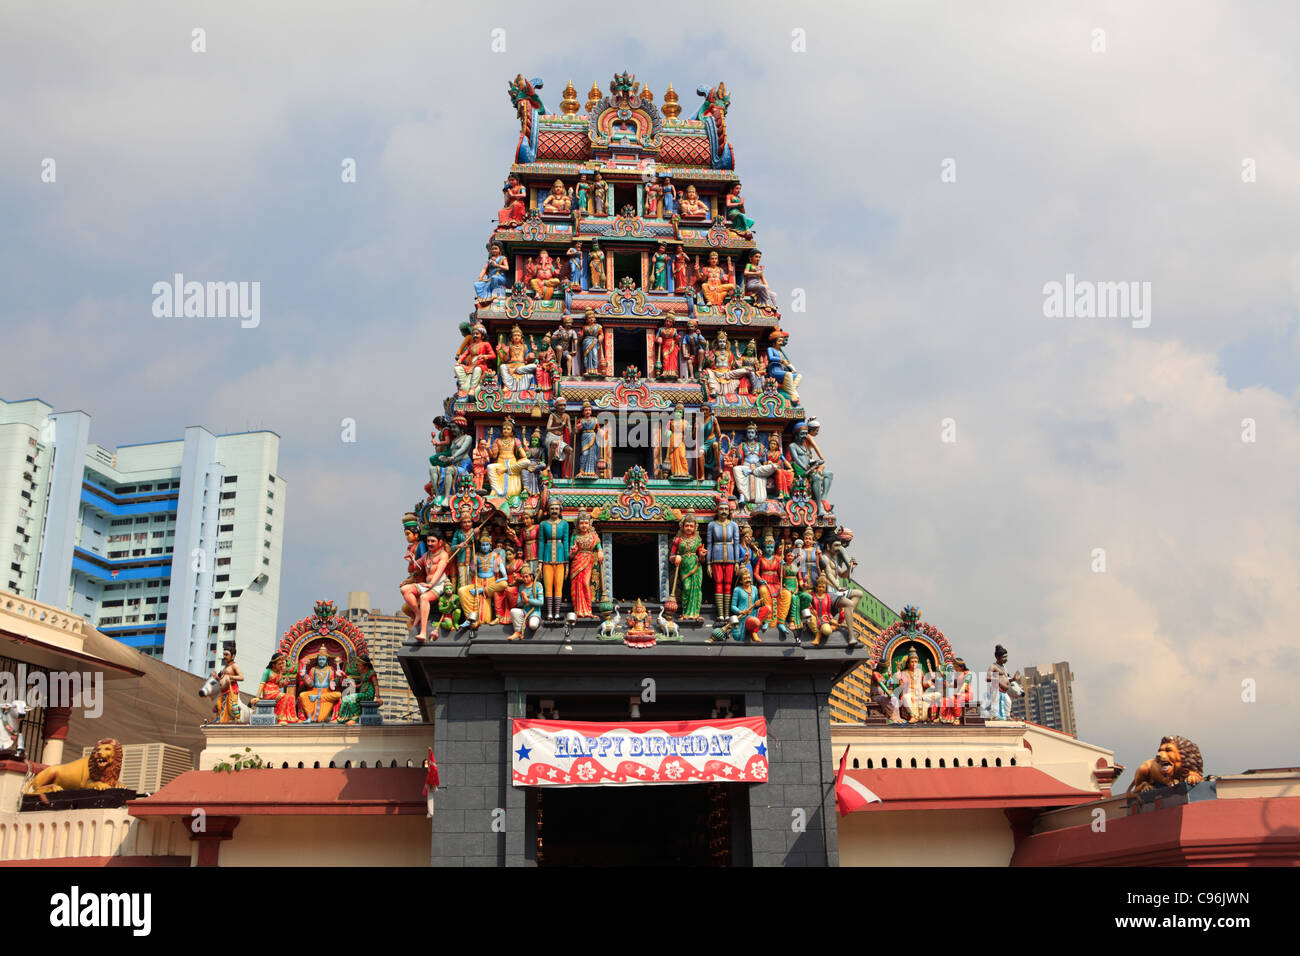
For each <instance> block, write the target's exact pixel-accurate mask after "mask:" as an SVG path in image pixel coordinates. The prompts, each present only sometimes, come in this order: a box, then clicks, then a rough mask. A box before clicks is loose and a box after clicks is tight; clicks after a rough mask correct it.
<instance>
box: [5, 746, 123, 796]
mask: <svg viewBox="0 0 1300 956" xmlns="http://www.w3.org/2000/svg"><path fill="white" fill-rule="evenodd" d="M121 775H122V745H121V744H120V743H119V742H118V741H116V740H113V739H112V738H110V737H105V738H104V739H102V740H100V741H98V742H96V744H95V747H94V749H93V750H91V751H90V753H89V754H87V755H86V756H84V757H82V758H81V759H80V760H74V761H72V763H61V764H56V765H55V766H53V767H46V768H45V769H44V770H42V771H41V772H40V773H38V774H37V775H36V776H35V777H33V778H32V782H31V783H29V784H28V785H27V792H28V793H54V792H55V791H58V790H112V789H114V788H115V787H117V786H118V785H119V783H120V780H119V778H120V777H121Z"/></svg>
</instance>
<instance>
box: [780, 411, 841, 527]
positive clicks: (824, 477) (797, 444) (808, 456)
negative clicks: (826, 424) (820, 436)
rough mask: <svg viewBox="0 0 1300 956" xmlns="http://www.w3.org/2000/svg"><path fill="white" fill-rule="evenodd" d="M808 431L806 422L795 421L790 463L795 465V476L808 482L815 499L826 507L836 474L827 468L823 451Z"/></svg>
mask: <svg viewBox="0 0 1300 956" xmlns="http://www.w3.org/2000/svg"><path fill="white" fill-rule="evenodd" d="M808 432H809V427H808V424H807V423H806V422H795V426H794V442H793V443H792V444H791V445H790V464H791V465H792V466H793V467H794V474H795V477H796V478H802V479H804V480H805V481H806V482H808V489H809V491H811V492H812V496H813V499H814V500H815V501H816V502H817V503H818V504H819V505H822V506H823V507H825V505H826V496H827V495H828V494H829V493H830V490H831V482H832V481H833V480H834V478H835V475H833V474H832V473H831V472H829V471H827V470H826V462H825V460H824V459H823V458H822V456H821V451H820V449H818V448H817V444H816V442H814V441H812V438H811V436H810V435H809V433H808Z"/></svg>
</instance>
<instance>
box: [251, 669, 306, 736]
mask: <svg viewBox="0 0 1300 956" xmlns="http://www.w3.org/2000/svg"><path fill="white" fill-rule="evenodd" d="M288 664H289V659H288V658H287V657H285V656H284V655H283V654H276V655H275V656H274V657H272V658H271V662H270V663H269V664H267V665H266V671H265V672H263V674H262V686H261V687H259V688H258V690H257V696H258V697H259V698H261V699H262V700H273V701H275V722H276V723H277V724H296V723H298V704H297V701H296V700H295V699H294V696H293V693H292V692H291V691H290V690H289V689H288V687H289V685H290V684H292V683H293V680H292V679H291V678H286V677H285V676H284V672H285V669H286V668H287V667H288Z"/></svg>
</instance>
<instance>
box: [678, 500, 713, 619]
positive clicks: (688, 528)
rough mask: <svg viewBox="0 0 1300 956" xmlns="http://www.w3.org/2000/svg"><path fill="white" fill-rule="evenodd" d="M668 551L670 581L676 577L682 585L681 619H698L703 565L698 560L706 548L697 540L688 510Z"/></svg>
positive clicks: (701, 593)
mask: <svg viewBox="0 0 1300 956" xmlns="http://www.w3.org/2000/svg"><path fill="white" fill-rule="evenodd" d="M669 554H670V558H669V560H670V561H671V562H672V563H673V581H674V582H677V581H679V580H680V581H681V586H682V605H681V606H682V620H683V621H698V620H700V603H701V598H702V596H703V590H704V589H703V583H704V568H703V567H702V565H701V562H702V561H703V560H704V559H705V557H707V555H708V550H707V549H706V548H705V546H704V542H703V541H702V540H701V539H700V533H699V525H698V523H697V522H696V520H695V515H694V514H693V513H691V512H689V511H688V512H687V513H686V515H685V517H683V518H682V520H681V524H680V525H679V530H678V534H677V537H675V538H673V542H672V547H671V549H670V551H669ZM675 590H676V588H675V587H674V591H675Z"/></svg>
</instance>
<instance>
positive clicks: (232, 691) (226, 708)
mask: <svg viewBox="0 0 1300 956" xmlns="http://www.w3.org/2000/svg"><path fill="white" fill-rule="evenodd" d="M211 679H212V680H215V681H216V684H217V704H216V706H215V707H213V708H212V712H213V713H214V714H216V715H217V722H218V723H221V724H237V723H239V722H240V720H241V717H242V712H241V710H240V704H239V682H240V681H242V680H243V679H244V672H243V671H242V670H240V668H239V665H238V664H236V663H235V645H234V644H233V643H230V642H227V643H226V645H225V648H224V649H223V650H222V652H221V666H220V667H219V668H217V669H216V670H214V671H213V672H212V678H211Z"/></svg>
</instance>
